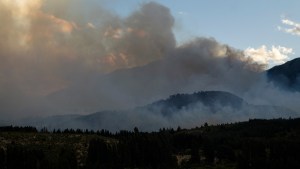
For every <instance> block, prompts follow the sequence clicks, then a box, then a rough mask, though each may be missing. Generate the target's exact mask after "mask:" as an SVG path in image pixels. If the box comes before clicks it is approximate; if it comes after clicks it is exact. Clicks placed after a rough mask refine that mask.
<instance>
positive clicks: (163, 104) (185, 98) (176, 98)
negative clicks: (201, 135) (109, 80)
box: [143, 91, 247, 116]
mask: <svg viewBox="0 0 300 169" xmlns="http://www.w3.org/2000/svg"><path fill="white" fill-rule="evenodd" d="M197 104H202V105H203V106H206V107H208V108H210V110H211V112H212V113H215V112H216V111H217V110H216V107H220V106H221V107H231V108H233V109H235V110H237V109H241V108H242V106H243V105H246V104H247V103H246V102H244V100H243V99H242V98H240V97H238V96H236V95H233V94H231V93H229V92H224V91H201V92H196V93H193V94H175V95H171V96H170V97H169V98H168V99H165V100H159V101H157V102H154V103H152V104H150V105H147V106H145V107H143V108H144V109H147V110H150V111H160V112H161V113H162V114H163V115H165V116H168V115H170V114H172V113H174V112H178V111H180V110H181V109H183V108H191V107H195V106H197Z"/></svg>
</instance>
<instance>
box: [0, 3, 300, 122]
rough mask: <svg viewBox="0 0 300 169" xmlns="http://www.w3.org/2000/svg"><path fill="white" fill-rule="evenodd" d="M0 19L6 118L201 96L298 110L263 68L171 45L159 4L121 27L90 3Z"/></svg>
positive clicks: (233, 54) (207, 46) (204, 47)
mask: <svg viewBox="0 0 300 169" xmlns="http://www.w3.org/2000/svg"><path fill="white" fill-rule="evenodd" d="M0 20H1V26H0V36H1V38H2V40H1V41H0V117H1V118H2V119H5V118H15V117H27V116H45V115H53V114H87V113H93V112H96V111H100V110H107V109H109V110H115V109H129V108H134V107H136V106H142V105H146V104H149V103H151V102H153V101H156V100H158V99H162V98H166V97H168V96H169V95H171V94H175V93H192V92H195V91H199V90H222V91H229V92H232V93H234V94H236V95H238V96H241V97H243V98H245V99H246V100H247V101H249V102H250V103H255V104H271V105H279V106H281V105H283V106H286V107H288V108H291V109H293V110H294V111H299V110H300V107H299V106H298V105H297V103H296V102H297V101H296V100H297V99H298V100H299V98H300V96H299V93H289V92H286V91H281V90H279V89H278V88H276V87H274V86H273V85H272V84H270V83H268V82H267V80H266V79H265V77H264V75H263V73H262V72H263V71H264V70H265V68H266V62H263V63H261V62H257V61H256V60H255V59H253V57H249V56H245V53H244V52H243V51H241V50H238V49H234V48H233V47H230V46H228V45H224V44H220V43H219V42H217V41H216V40H215V39H213V38H195V39H193V40H191V41H190V42H188V43H186V44H183V45H180V46H177V45H176V41H175V37H174V34H173V30H172V29H173V26H174V24H175V20H174V18H173V16H172V15H171V13H170V10H169V9H168V8H167V7H165V6H162V5H160V4H158V3H155V2H149V3H145V4H142V5H141V6H140V8H139V9H138V10H137V11H133V12H132V13H131V14H130V15H129V16H128V17H126V18H121V17H120V16H118V15H116V14H114V13H113V12H111V11H108V10H107V9H105V8H103V6H101V5H99V3H96V2H94V1H92V0H88V1H80V0H65V1H61V0H51V1H50V0H23V1H16V0H13V1H9V0H0ZM253 51H254V52H255V50H254V49H253V50H252V52H253ZM255 54H256V55H255V58H258V57H259V56H257V54H259V52H255ZM248 55H251V52H248ZM272 56H273V55H272ZM268 57H271V56H269V55H268ZM285 59H286V58H285ZM274 96H276V97H274ZM198 107H201V106H198ZM202 109H205V108H199V110H202ZM194 112H196V111H195V110H193V111H191V113H190V114H188V116H193V114H195V113H194ZM145 116H146V115H145ZM188 116H187V117H186V118H183V119H185V120H184V121H185V122H187V123H189V122H188V121H189V120H188V119H189V118H188ZM202 116H204V115H201V118H203V117H202ZM128 117H131V116H130V115H128ZM140 118H141V117H140ZM143 118H145V119H146V117H143ZM180 118H182V117H180ZM180 118H179V117H178V118H177V120H178V119H180ZM227 118H228V117H227ZM198 119H200V118H198ZM156 120H157V119H156ZM161 120H162V119H161ZM152 121H155V120H153V119H152ZM152 121H150V122H149V123H151V122H152ZM178 123H179V122H178ZM181 123H183V121H182V122H180V124H181Z"/></svg>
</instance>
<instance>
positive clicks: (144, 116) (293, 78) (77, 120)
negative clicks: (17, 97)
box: [22, 58, 300, 131]
mask: <svg viewBox="0 0 300 169" xmlns="http://www.w3.org/2000/svg"><path fill="white" fill-rule="evenodd" d="M160 64H161V63H159V62H154V63H152V65H147V66H144V67H140V68H133V69H129V70H125V71H116V72H114V73H111V74H108V75H106V76H102V77H100V78H98V79H97V78H95V80H94V81H93V82H91V83H89V82H86V83H85V84H83V83H82V86H84V87H83V88H82V86H75V87H72V88H69V89H67V90H65V91H62V92H59V93H57V94H54V95H51V100H53V99H54V100H58V101H61V99H62V98H65V97H62V96H68V97H71V96H72V97H73V98H72V99H67V98H65V99H63V100H65V101H68V102H62V105H65V104H66V105H67V104H68V103H69V102H77V99H79V98H80V100H82V98H84V100H86V103H82V104H84V106H87V107H92V106H91V105H97V104H95V103H92V104H91V105H89V103H90V102H91V100H94V101H95V100H96V101H97V103H98V102H99V103H101V106H104V107H105V103H106V102H105V100H109V99H110V98H111V97H114V99H115V100H114V101H115V102H116V105H118V106H119V105H120V103H123V104H129V106H128V107H130V106H132V105H130V103H131V102H126V100H127V99H136V98H143V97H142V96H148V97H149V96H150V98H152V99H150V100H153V102H152V103H151V104H148V105H147V104H146V103H145V100H149V98H148V99H145V100H141V101H140V102H139V101H137V102H138V103H139V104H140V105H145V106H140V107H136V108H124V107H122V106H121V107H122V109H121V110H115V111H100V112H96V113H92V114H89V115H62V116H51V117H46V118H37V119H31V120H28V119H27V120H25V121H23V122H22V124H25V125H33V126H36V127H44V126H46V127H47V128H49V129H51V128H52V129H53V128H61V129H64V128H82V129H85V128H88V129H95V130H98V129H108V130H111V131H117V130H121V129H132V128H133V127H135V126H138V127H139V128H140V129H143V130H157V129H159V128H161V127H177V126H179V125H180V126H182V127H194V126H197V125H201V123H204V122H209V123H224V122H234V121H243V120H248V119H249V118H279V117H295V116H297V113H295V112H294V111H292V110H289V109H287V108H284V107H279V106H274V105H253V104H249V103H247V102H246V101H245V100H244V99H242V98H240V97H238V96H236V95H234V94H232V93H229V92H224V91H201V92H195V93H192V94H175V95H171V96H169V97H168V98H166V99H158V98H161V97H163V96H164V95H166V94H168V93H172V91H173V88H172V86H170V85H171V83H170V81H172V80H174V79H176V83H174V85H176V87H175V88H180V87H181V86H185V85H186V84H187V82H186V81H188V78H187V77H188V76H178V74H176V73H173V72H166V71H164V75H161V74H160V72H155V71H153V70H157V69H161V68H162V67H163V66H161V65H160ZM178 69H179V68H178ZM168 71H169V70H168ZM199 72H201V71H199ZM266 74H267V77H268V80H269V82H271V83H273V84H274V85H275V86H278V87H280V88H284V89H286V90H289V91H300V58H298V59H294V60H292V61H289V62H287V63H285V64H283V65H279V66H275V67H273V68H271V69H269V70H267V71H266ZM171 76H174V77H172V78H170V79H165V77H171ZM177 76H178V78H177ZM143 77H153V79H151V78H143ZM199 77H201V76H199ZM128 79H129V80H128ZM158 82H159V85H156V83H158ZM200 85H201V84H200ZM147 88H151V90H147ZM104 89H110V90H111V91H110V92H109V94H107V95H106V93H107V92H106V91H105V90H104ZM191 89H193V88H192V87H191ZM112 91H113V92H112ZM90 92H92V93H93V94H90ZM69 93H73V94H76V96H73V95H69ZM111 93H113V95H111ZM161 93H163V94H161ZM176 93H177V92H176ZM184 93H185V92H184ZM186 93H188V92H186ZM90 96H95V98H89V97H90ZM99 96H106V97H99ZM133 96H134V97H133ZM78 103H81V102H80V101H79V100H78ZM71 104H73V103H71ZM79 106H82V105H79ZM108 107H109V106H108ZM125 107H126V106H125ZM94 108H95V109H97V107H94ZM117 108H118V107H117ZM92 110H93V109H92Z"/></svg>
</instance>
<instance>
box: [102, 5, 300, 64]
mask: <svg viewBox="0 0 300 169" xmlns="http://www.w3.org/2000/svg"><path fill="white" fill-rule="evenodd" d="M145 2H149V1H145V0H131V1H120V0H119V1H118V0H113V1H105V3H104V4H105V6H107V7H108V8H111V9H113V10H114V11H115V12H116V13H118V14H119V15H121V16H124V17H126V16H127V15H129V14H130V12H131V11H132V10H135V9H138V7H139V6H140V5H141V4H143V3H145ZM156 2H158V3H160V4H163V5H165V6H166V7H168V8H169V9H170V10H171V13H172V14H173V16H174V18H175V27H174V32H175V36H176V40H177V44H182V43H185V42H188V41H190V40H191V39H192V38H194V37H198V36H200V37H213V38H215V39H216V40H217V41H219V42H221V43H224V44H228V45H230V46H232V47H235V48H237V49H242V50H246V49H247V48H253V49H261V50H262V49H264V50H265V52H270V51H272V46H274V47H278V46H281V47H285V48H289V49H292V51H291V52H287V53H286V55H287V56H288V58H286V59H285V61H286V60H290V59H293V58H295V57H299V53H300V47H299V45H298V44H299V41H300V37H299V33H298V36H297V35H295V34H294V35H292V34H291V33H287V32H285V31H284V29H285V28H292V26H289V25H287V24H284V23H283V20H285V19H286V20H290V21H294V22H296V23H297V22H298V23H299V22H300V11H299V6H300V1H297V0H290V1H282V0H279V1H274V0H263V1H261V0H251V1H249V0H247V1H238V0H226V1H222V0H188V1H184V0H156ZM298 29H299V24H298ZM298 32H299V30H298ZM269 62H270V66H269V67H271V66H274V65H277V64H280V63H282V62H275V63H274V62H272V61H269Z"/></svg>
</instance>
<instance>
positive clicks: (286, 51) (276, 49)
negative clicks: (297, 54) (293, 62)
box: [244, 45, 294, 65]
mask: <svg viewBox="0 0 300 169" xmlns="http://www.w3.org/2000/svg"><path fill="white" fill-rule="evenodd" d="M244 54H245V55H246V57H250V58H252V59H253V60H254V61H255V62H257V63H260V64H265V65H270V64H282V63H284V62H286V61H287V60H289V56H288V55H291V54H294V52H293V49H292V48H287V47H283V46H272V48H271V49H267V47H266V46H265V45H262V46H261V47H259V48H257V49H255V48H251V47H249V48H247V49H246V50H245V51H244Z"/></svg>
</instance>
